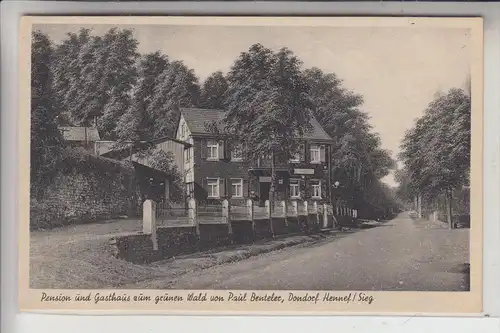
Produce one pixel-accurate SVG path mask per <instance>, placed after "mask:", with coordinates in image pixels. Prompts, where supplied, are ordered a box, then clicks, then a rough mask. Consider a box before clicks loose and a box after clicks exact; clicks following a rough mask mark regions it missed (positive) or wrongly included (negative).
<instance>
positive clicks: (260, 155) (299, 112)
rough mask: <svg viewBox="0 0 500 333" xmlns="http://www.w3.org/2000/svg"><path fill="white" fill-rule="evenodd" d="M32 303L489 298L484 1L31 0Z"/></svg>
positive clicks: (25, 172)
mask: <svg viewBox="0 0 500 333" xmlns="http://www.w3.org/2000/svg"><path fill="white" fill-rule="evenodd" d="M20 66H21V68H20V70H21V74H20V75H21V76H20V81H21V90H20V110H19V136H20V137H19V139H20V151H19V154H20V160H19V167H20V170H19V171H20V179H19V193H20V197H19V203H20V206H19V216H20V220H19V230H20V234H19V253H20V258H19V260H20V266H19V301H20V309H21V310H22V311H64V312H73V313H84V312H94V311H95V312H96V313H117V312H120V313H123V312H126V313H161V314H173V313H177V314H179V313H186V314H195V313H196V314H202V313H206V314H228V313H234V314H323V315H332V314H402V315H407V314H430V315H433V314H434V315H441V314H451V315H457V314H460V315H464V314H478V313H480V312H481V311H482V223H483V220H482V219H483V216H482V195H483V194H482V193H483V192H482V186H483V185H482V182H483V179H482V119H483V118H482V116H483V110H482V108H483V104H482V103H483V22H482V19H481V18H414V17H412V18H405V17H397V18H396V17H364V18H361V17H109V16H108V17H72V16H61V17H36V16H27V17H23V18H22V19H21V49H20Z"/></svg>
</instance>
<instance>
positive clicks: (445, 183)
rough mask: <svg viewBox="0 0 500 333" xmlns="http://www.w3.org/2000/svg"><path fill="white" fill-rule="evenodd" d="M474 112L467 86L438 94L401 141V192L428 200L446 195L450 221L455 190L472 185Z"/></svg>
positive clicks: (407, 197) (403, 194) (406, 196)
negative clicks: (471, 161)
mask: <svg viewBox="0 0 500 333" xmlns="http://www.w3.org/2000/svg"><path fill="white" fill-rule="evenodd" d="M470 112H471V100H470V97H469V95H468V94H467V93H466V92H465V91H464V90H462V89H451V90H450V91H448V92H447V93H446V94H437V95H436V97H435V99H434V100H433V101H432V102H431V103H430V104H429V106H428V107H427V109H426V110H425V113H424V115H423V116H422V117H421V118H419V119H418V120H417V121H416V123H415V126H414V127H413V128H412V129H411V130H409V131H408V132H407V133H406V136H405V138H404V140H403V142H402V144H401V154H400V158H401V160H402V161H403V162H404V169H403V170H402V171H400V172H399V174H398V177H399V180H400V181H401V185H402V186H401V188H400V191H399V192H400V195H401V196H403V197H405V198H406V199H410V198H412V197H414V196H416V195H417V196H423V197H424V198H425V199H426V200H427V201H432V200H433V199H437V198H438V197H439V196H444V197H445V198H446V200H447V205H448V222H449V223H450V225H451V220H452V216H453V212H452V211H451V207H452V200H453V192H454V191H455V190H456V189H461V188H462V187H463V186H468V185H469V173H470V145H471V141H470V138H471V132H470V131H471V128H470V126H471V123H470V119H471V118H470V117H471V114H470Z"/></svg>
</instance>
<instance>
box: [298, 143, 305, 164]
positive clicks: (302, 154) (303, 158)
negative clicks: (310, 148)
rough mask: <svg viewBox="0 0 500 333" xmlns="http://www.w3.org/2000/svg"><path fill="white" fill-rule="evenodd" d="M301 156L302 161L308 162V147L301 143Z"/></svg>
mask: <svg viewBox="0 0 500 333" xmlns="http://www.w3.org/2000/svg"><path fill="white" fill-rule="evenodd" d="M299 150H300V151H299V155H300V161H301V162H305V161H306V145H305V144H304V143H301V144H300V146H299Z"/></svg>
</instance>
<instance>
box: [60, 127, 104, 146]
mask: <svg viewBox="0 0 500 333" xmlns="http://www.w3.org/2000/svg"><path fill="white" fill-rule="evenodd" d="M59 131H61V134H62V136H63V138H64V140H65V141H66V142H67V143H68V144H69V145H71V146H74V147H84V148H87V149H92V150H93V149H94V145H95V142H97V141H99V140H100V136H99V132H98V131H97V128H95V127H76V126H60V127H59Z"/></svg>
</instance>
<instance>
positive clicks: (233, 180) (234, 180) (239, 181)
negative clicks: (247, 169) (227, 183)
mask: <svg viewBox="0 0 500 333" xmlns="http://www.w3.org/2000/svg"><path fill="white" fill-rule="evenodd" d="M233 185H237V186H239V187H240V193H239V195H238V194H234V191H233ZM236 192H237V191H236ZM231 198H243V178H231Z"/></svg>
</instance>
